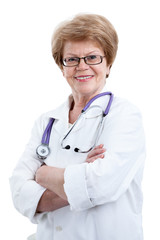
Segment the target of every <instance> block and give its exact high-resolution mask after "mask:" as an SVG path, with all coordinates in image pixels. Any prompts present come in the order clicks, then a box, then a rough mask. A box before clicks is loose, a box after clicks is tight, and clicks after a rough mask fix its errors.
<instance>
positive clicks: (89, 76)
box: [75, 75, 93, 82]
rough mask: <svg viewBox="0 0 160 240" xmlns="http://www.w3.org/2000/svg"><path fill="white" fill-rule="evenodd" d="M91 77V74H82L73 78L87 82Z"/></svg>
mask: <svg viewBox="0 0 160 240" xmlns="http://www.w3.org/2000/svg"><path fill="white" fill-rule="evenodd" d="M91 78H93V75H85V76H84V75H82V76H77V77H75V79H76V80H77V81H79V82H88V81H89V80H90V79H91Z"/></svg>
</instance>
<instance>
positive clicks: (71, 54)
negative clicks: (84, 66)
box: [66, 50, 100, 57]
mask: <svg viewBox="0 0 160 240" xmlns="http://www.w3.org/2000/svg"><path fill="white" fill-rule="evenodd" d="M91 54H100V53H98V52H97V50H94V51H91V52H89V53H87V54H86V55H85V56H89V55H91ZM66 56H72V57H78V55H77V54H75V53H67V54H66Z"/></svg>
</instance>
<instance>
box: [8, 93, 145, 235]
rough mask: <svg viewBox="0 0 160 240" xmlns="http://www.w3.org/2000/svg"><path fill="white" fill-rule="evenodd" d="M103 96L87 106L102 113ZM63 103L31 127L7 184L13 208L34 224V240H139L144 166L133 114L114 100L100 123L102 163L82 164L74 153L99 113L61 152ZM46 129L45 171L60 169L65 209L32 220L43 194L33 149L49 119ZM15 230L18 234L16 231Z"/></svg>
mask: <svg viewBox="0 0 160 240" xmlns="http://www.w3.org/2000/svg"><path fill="white" fill-rule="evenodd" d="M108 100H109V96H104V97H101V98H99V99H97V100H96V101H95V102H93V103H92V106H93V105H99V106H101V107H102V109H105V107H106V105H107V103H108ZM69 102H70V101H69V100H67V101H66V102H65V103H64V104H63V105H61V106H60V107H58V108H57V109H55V110H53V111H51V112H48V113H46V114H43V115H42V116H41V117H40V118H39V119H38V120H37V121H36V123H35V125H34V127H33V131H32V136H31V139H30V141H29V143H28V145H27V146H26V149H25V151H24V153H23V155H22V157H21V159H20V161H19V162H18V164H17V166H16V168H15V170H14V171H13V175H12V177H11V178H10V184H11V190H12V196H13V202H14V205H15V207H16V208H17V210H18V211H19V212H21V213H22V214H23V215H25V216H27V217H28V218H29V219H30V220H31V221H32V222H34V223H37V224H38V227H37V234H36V239H37V240H66V239H68V240H142V239H143V231H142V192H141V181H142V174H143V167H144V160H145V141H144V132H143V127H142V121H141V115H140V112H139V110H138V109H137V108H136V107H135V106H133V105H132V104H130V103H129V102H128V101H126V100H123V99H120V98H117V97H115V98H114V100H113V103H112V106H111V109H110V112H109V114H108V115H107V116H106V119H105V121H104V125H103V129H102V133H101V135H100V138H99V140H98V142H97V144H101V143H102V144H104V147H105V148H106V149H107V151H106V153H105V158H104V159H98V160H96V161H95V162H93V163H89V164H88V163H86V162H85V159H86V156H87V154H84V153H76V152H74V148H75V147H78V148H80V149H81V150H83V149H84V150H85V149H89V148H90V147H91V146H92V145H93V143H94V140H95V132H96V130H97V127H98V124H99V122H100V119H101V111H100V110H99V108H96V107H95V108H92V109H91V110H90V111H88V112H87V113H86V115H84V117H83V118H82V119H81V120H80V121H79V123H78V124H77V125H76V127H75V128H74V129H73V131H72V132H71V134H70V135H69V137H68V138H67V140H66V141H64V145H65V144H66V145H70V146H71V149H70V150H64V149H62V148H61V140H62V138H63V137H64V135H65V133H66V132H67V131H68V111H69V105H70V103H69ZM50 117H53V118H55V119H56V120H55V122H54V124H53V127H52V132H51V138H50V148H51V154H50V155H49V157H48V158H47V159H46V160H45V163H46V164H47V165H49V166H55V167H59V168H65V175H64V177H65V184H64V190H65V192H66V195H67V197H68V201H69V204H70V205H69V206H66V207H63V208H61V209H59V210H56V211H53V212H49V213H41V214H35V211H36V208H37V204H38V201H39V199H40V197H41V196H42V194H43V192H44V191H45V189H44V188H43V187H41V186H40V185H38V184H37V183H36V182H35V181H34V176H35V172H36V170H37V169H38V168H39V167H40V166H41V163H42V162H41V161H40V160H39V159H38V158H37V156H36V148H37V146H38V145H39V144H40V143H41V138H42V135H43V132H44V129H45V127H46V126H47V124H48V121H49V118H50ZM17 230H18V229H17Z"/></svg>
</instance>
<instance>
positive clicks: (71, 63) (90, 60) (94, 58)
mask: <svg viewBox="0 0 160 240" xmlns="http://www.w3.org/2000/svg"><path fill="white" fill-rule="evenodd" d="M104 57H105V56H100V55H90V56H86V57H81V58H79V57H68V58H65V59H63V60H62V64H63V66H65V67H75V66H78V65H79V63H80V60H81V59H84V62H85V63H86V64H88V65H97V64H100V63H102V61H103V58H104Z"/></svg>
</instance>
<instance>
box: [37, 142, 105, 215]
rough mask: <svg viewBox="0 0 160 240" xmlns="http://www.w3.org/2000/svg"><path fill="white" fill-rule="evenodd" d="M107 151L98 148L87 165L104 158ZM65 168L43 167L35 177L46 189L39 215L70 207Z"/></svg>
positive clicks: (88, 157)
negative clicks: (65, 186) (66, 191)
mask: <svg viewBox="0 0 160 240" xmlns="http://www.w3.org/2000/svg"><path fill="white" fill-rule="evenodd" d="M105 151H106V149H105V148H104V147H103V144H100V145H98V146H96V147H95V148H94V149H93V150H92V151H91V152H90V153H89V154H88V155H87V158H86V162H87V163H91V162H94V161H95V160H96V159H98V158H104V153H105ZM64 171H65V169H64V168H56V167H49V166H46V165H43V166H42V167H40V168H39V169H38V170H37V172H36V176H35V180H36V182H37V183H38V184H40V185H41V186H43V187H45V188H46V191H45V192H44V193H43V195H42V197H41V199H40V201H39V203H38V206H37V213H41V212H50V211H54V210H56V209H59V208H62V207H65V206H67V205H69V203H68V201H67V196H66V194H65V192H64V188H63V184H64Z"/></svg>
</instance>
